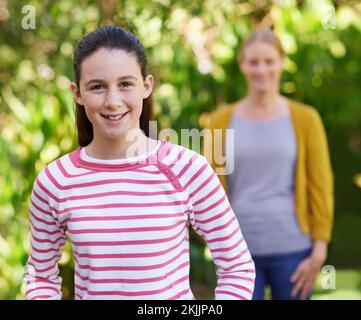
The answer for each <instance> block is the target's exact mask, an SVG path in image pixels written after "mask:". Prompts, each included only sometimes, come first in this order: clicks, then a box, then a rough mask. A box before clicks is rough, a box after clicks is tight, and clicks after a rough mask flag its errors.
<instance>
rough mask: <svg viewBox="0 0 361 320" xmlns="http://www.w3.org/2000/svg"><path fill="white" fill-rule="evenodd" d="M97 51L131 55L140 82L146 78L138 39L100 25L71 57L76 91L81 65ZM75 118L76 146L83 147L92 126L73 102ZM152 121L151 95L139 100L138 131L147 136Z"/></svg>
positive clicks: (143, 59)
mask: <svg viewBox="0 0 361 320" xmlns="http://www.w3.org/2000/svg"><path fill="white" fill-rule="evenodd" d="M101 48H106V49H120V50H124V51H126V52H128V53H130V54H133V55H134V56H135V58H136V59H137V62H138V64H139V67H140V70H141V73H142V76H143V79H145V78H146V76H147V56H146V51H145V49H144V47H143V45H142V44H141V43H140V41H139V40H138V38H137V37H136V36H135V35H134V34H132V33H131V32H129V31H126V30H124V29H122V28H120V27H115V26H112V25H108V26H104V27H101V28H98V29H96V30H95V31H92V32H90V33H88V34H87V35H86V36H85V37H84V38H82V39H81V40H80V41H79V43H78V44H77V46H76V48H75V51H74V57H73V69H74V78H75V79H74V80H75V83H76V85H77V86H78V88H79V82H80V73H81V63H82V62H83V61H84V59H86V58H87V57H89V56H90V55H92V54H93V53H94V52H96V51H97V50H99V49H101ZM75 104H76V107H75V118H76V126H77V131H78V143H79V145H80V146H83V147H84V146H86V145H88V144H89V143H90V142H91V141H92V140H93V125H92V123H91V122H90V121H89V119H88V117H87V115H86V113H85V109H84V106H81V105H79V104H78V103H76V102H75ZM152 118H153V104H152V95H150V96H149V97H148V98H146V99H144V100H143V110H142V113H141V116H140V120H139V126H140V129H141V130H143V131H144V133H145V135H147V136H149V121H150V120H152Z"/></svg>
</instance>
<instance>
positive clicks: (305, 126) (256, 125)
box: [207, 29, 333, 299]
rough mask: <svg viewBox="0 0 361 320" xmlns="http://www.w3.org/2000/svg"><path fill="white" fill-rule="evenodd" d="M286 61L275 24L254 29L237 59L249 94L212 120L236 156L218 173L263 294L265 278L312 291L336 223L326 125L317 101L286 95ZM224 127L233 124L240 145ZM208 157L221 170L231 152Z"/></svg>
mask: <svg viewBox="0 0 361 320" xmlns="http://www.w3.org/2000/svg"><path fill="white" fill-rule="evenodd" d="M284 60H285V54H284V51H283V50H282V47H281V44H280V41H279V39H278V38H277V37H276V36H275V35H274V34H273V32H272V31H271V30H269V29H259V30H256V31H254V32H253V33H252V34H251V35H250V36H249V37H248V38H247V39H246V40H245V41H244V43H243V47H242V48H241V51H240V54H239V58H238V62H239V66H240V70H241V71H242V72H243V74H244V76H245V78H246V81H247V84H248V93H247V95H246V96H245V97H244V98H243V99H241V100H240V101H237V102H235V103H232V104H230V105H228V106H225V107H221V108H219V109H217V110H216V111H214V112H213V113H212V114H211V115H210V117H209V122H208V125H207V126H208V127H209V128H210V129H211V130H212V132H213V133H215V129H223V130H222V139H221V140H220V141H221V142H222V143H223V145H224V146H225V149H223V147H222V146H219V145H214V148H215V150H221V151H223V152H224V153H223V154H225V150H227V154H231V155H232V157H233V159H232V160H233V163H234V167H233V171H232V172H230V173H229V174H228V176H226V175H220V176H219V178H220V180H221V182H222V184H223V187H224V189H225V190H226V191H227V192H228V195H229V198H230V202H231V205H232V208H233V209H234V211H235V213H236V215H237V218H238V220H239V222H240V225H241V227H242V231H243V234H244V237H245V239H246V241H247V244H248V246H249V249H250V251H251V255H252V257H253V259H254V262H255V266H256V282H255V290H254V295H253V299H263V298H264V292H265V286H266V285H270V287H271V293H272V298H273V299H306V298H309V297H310V293H311V291H312V289H313V288H314V285H315V280H316V277H317V274H318V273H319V271H320V269H321V267H322V265H323V263H324V262H325V260H326V257H327V245H328V242H329V241H330V238H331V229H332V223H333V176H332V169H331V164H330V158H329V151H328V146H327V140H326V135H325V131H324V128H323V125H322V122H321V119H320V116H319V114H318V113H317V111H316V110H315V109H314V108H312V107H310V106H306V105H303V104H301V103H299V102H296V101H293V100H290V99H287V98H285V97H283V96H281V94H280V92H279V86H280V77H281V73H282V69H283V65H284ZM226 129H233V130H234V131H233V132H234V145H232V139H230V136H229V135H228V134H226ZM213 136H215V134H213ZM213 140H214V141H216V142H217V140H216V139H213ZM228 148H229V149H228ZM222 149H223V150H222ZM209 161H210V162H211V164H212V166H213V168H214V169H215V170H217V169H220V168H225V167H226V165H227V163H228V162H229V161H230V159H229V158H228V159H227V161H226V163H225V164H223V165H222V166H217V163H216V161H215V156H214V154H213V155H212V156H211V157H210V159H209ZM229 167H232V166H229Z"/></svg>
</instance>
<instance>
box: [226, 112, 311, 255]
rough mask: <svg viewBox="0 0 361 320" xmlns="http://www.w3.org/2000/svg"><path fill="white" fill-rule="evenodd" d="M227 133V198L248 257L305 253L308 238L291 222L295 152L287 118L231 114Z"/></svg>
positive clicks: (292, 135)
mask: <svg viewBox="0 0 361 320" xmlns="http://www.w3.org/2000/svg"><path fill="white" fill-rule="evenodd" d="M228 128H229V129H234V152H233V155H234V170H233V172H232V173H231V174H230V175H229V176H228V177H227V179H228V188H229V199H230V202H231V205H232V208H233V210H234V212H235V214H236V216H237V218H238V221H239V223H240V226H241V229H242V232H243V235H244V238H245V240H246V242H247V244H248V247H249V249H250V252H251V253H252V254H253V255H255V256H265V255H274V254H283V253H290V252H295V251H300V250H304V249H309V248H310V247H311V238H310V236H309V235H306V234H304V233H302V231H301V229H300V227H299V224H298V222H297V220H296V212H295V197H294V170H295V163H296V158H297V148H296V141H295V135H294V131H293V126H292V121H291V118H290V116H285V117H282V118H278V119H273V120H245V119H241V118H239V117H238V116H237V115H236V114H235V113H233V116H232V119H231V122H230V125H229V127H228ZM228 147H230V140H229V139H228V138H227V141H226V148H228ZM231 154H232V153H231Z"/></svg>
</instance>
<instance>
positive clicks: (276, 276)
mask: <svg viewBox="0 0 361 320" xmlns="http://www.w3.org/2000/svg"><path fill="white" fill-rule="evenodd" d="M310 254H311V249H307V250H303V251H298V252H292V253H286V254H279V255H272V256H253V261H254V263H255V267H256V282H255V287H254V292H253V300H263V299H264V296H265V287H266V286H267V285H269V286H270V287H271V295H272V300H299V299H300V296H299V294H300V293H299V294H298V295H297V296H295V297H292V296H291V291H292V288H293V285H294V284H293V283H291V281H290V278H291V276H292V274H293V273H294V272H295V271H296V269H297V266H298V265H299V263H300V262H301V261H302V260H303V259H305V258H306V257H308V256H309V255H310ZM309 298H310V296H309V297H308V299H309Z"/></svg>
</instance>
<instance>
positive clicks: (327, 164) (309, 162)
mask: <svg viewBox="0 0 361 320" xmlns="http://www.w3.org/2000/svg"><path fill="white" fill-rule="evenodd" d="M306 174H307V193H308V202H309V208H310V226H311V235H312V238H313V239H314V240H317V239H320V240H324V241H326V242H329V241H330V239H331V233H332V225H333V207H334V199H333V173H332V167H331V161H330V155H329V150H328V144H327V137H326V133H325V129H324V127H323V124H322V120H321V117H320V115H319V113H318V112H317V111H316V110H315V109H313V108H309V124H308V130H307V135H306Z"/></svg>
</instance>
